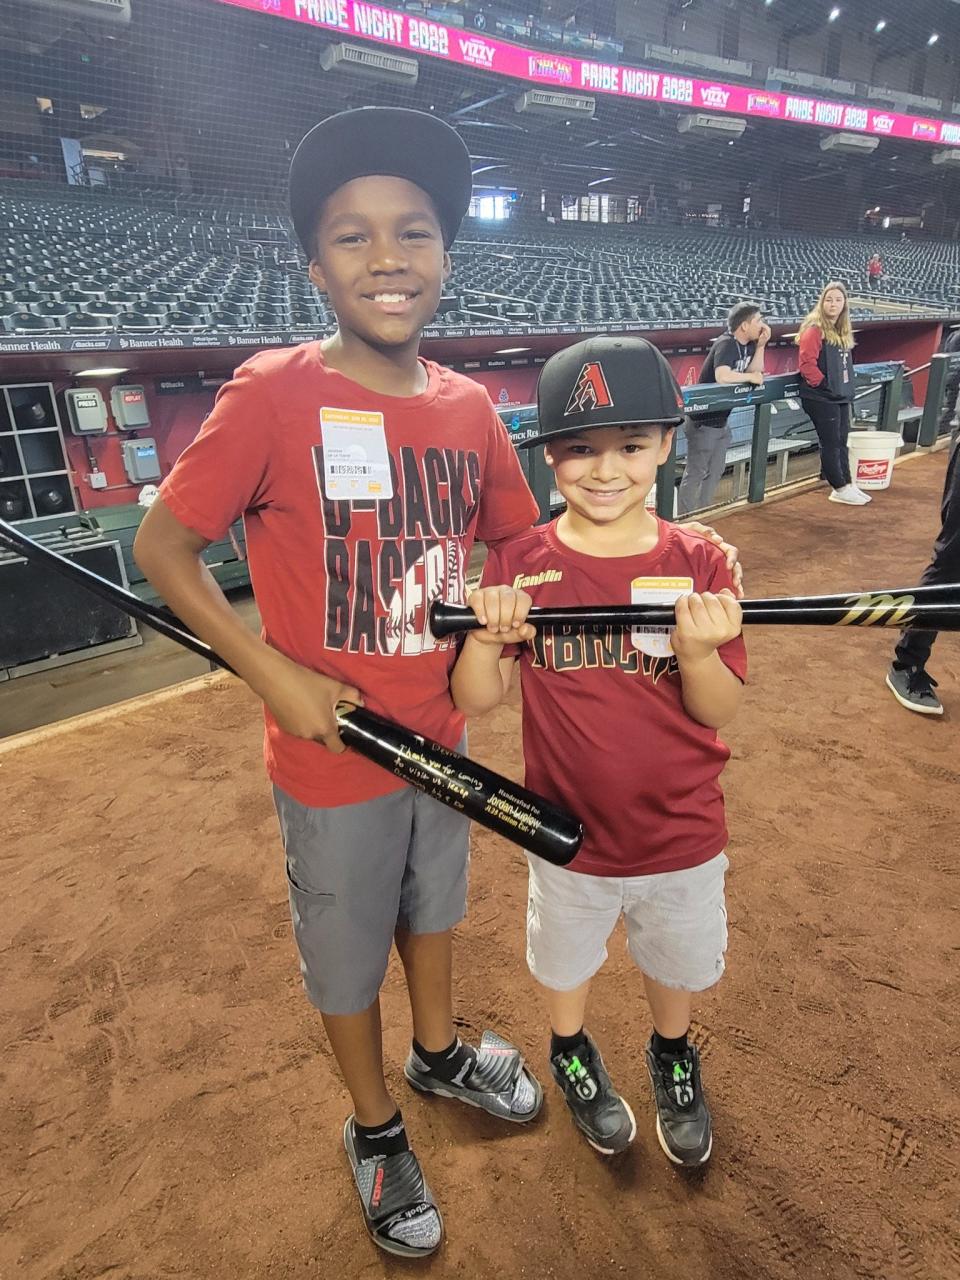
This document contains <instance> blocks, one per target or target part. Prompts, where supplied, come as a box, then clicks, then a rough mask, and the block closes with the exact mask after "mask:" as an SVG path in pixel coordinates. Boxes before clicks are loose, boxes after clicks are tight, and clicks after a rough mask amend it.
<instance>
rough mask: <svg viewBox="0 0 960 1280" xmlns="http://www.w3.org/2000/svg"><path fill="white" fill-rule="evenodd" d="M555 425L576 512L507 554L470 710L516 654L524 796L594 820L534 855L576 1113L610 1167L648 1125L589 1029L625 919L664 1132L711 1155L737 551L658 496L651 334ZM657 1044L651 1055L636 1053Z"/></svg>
mask: <svg viewBox="0 0 960 1280" xmlns="http://www.w3.org/2000/svg"><path fill="white" fill-rule="evenodd" d="M537 401H538V408H539V417H540V435H539V436H538V437H536V439H537V440H538V441H539V442H540V443H542V444H544V445H545V450H544V451H545V455H546V459H547V462H548V463H549V465H550V466H551V467H552V469H553V472H554V476H555V479H556V485H557V488H558V489H559V490H560V493H561V494H562V496H563V498H564V499H565V501H566V504H567V506H566V510H565V512H564V513H563V514H562V515H561V516H560V517H559V518H558V519H557V520H555V521H553V522H552V523H551V524H548V525H544V526H540V527H538V528H536V529H533V530H530V531H528V532H527V533H524V534H520V535H519V536H518V537H516V538H513V539H511V540H509V541H507V542H505V543H501V544H500V545H498V546H497V547H495V548H493V549H492V550H491V552H490V555H489V557H488V559H487V563H486V565H485V567H484V573H483V580H482V584H481V587H480V589H479V590H478V591H476V592H474V593H473V595H472V596H471V597H470V600H469V603H470V605H471V606H472V607H473V610H474V612H475V613H476V614H477V616H478V618H479V619H480V621H481V622H483V623H484V624H485V629H484V630H480V631H473V632H470V633H469V634H468V636H467V638H466V640H465V642H464V645H463V649H462V650H461V654H460V657H459V659H458V661H457V665H456V667H455V668H454V672H453V677H452V681H451V686H452V689H453V695H454V701H455V702H456V704H457V706H458V707H460V709H461V710H463V711H465V712H466V714H467V715H480V714H482V713H483V712H485V711H488V710H489V709H490V708H491V707H494V706H496V704H497V703H499V702H500V701H502V699H503V698H504V696H505V694H506V691H507V689H508V688H509V684H510V679H511V674H512V670H513V668H514V666H515V665H516V664H517V662H518V661H519V664H520V677H521V687H522V692H523V746H524V757H525V763H526V785H527V786H528V787H532V788H533V789H534V790H536V791H538V792H540V793H541V794H542V795H545V796H549V797H550V798H551V799H553V800H555V801H557V802H558V803H560V804H563V805H565V806H566V807H567V808H569V809H570V810H571V811H572V812H574V813H576V814H578V816H579V817H581V818H582V819H583V822H584V826H585V829H586V837H585V839H584V843H583V846H582V848H581V851H580V853H579V854H578V855H577V857H576V858H575V859H574V861H573V862H572V863H571V864H570V866H569V867H563V868H561V867H555V866H550V865H549V864H547V863H546V862H543V861H541V860H540V859H539V858H536V857H531V858H530V859H529V863H530V868H529V901H528V914H527V962H528V964H529V966H530V970H531V972H532V973H533V975H534V977H535V978H536V979H537V981H538V982H539V983H540V984H541V986H542V987H543V988H544V991H545V995H546V1002H547V1007H548V1010H549V1015H550V1025H551V1031H552V1036H551V1044H550V1067H551V1071H552V1073H553V1076H554V1079H555V1080H556V1082H557V1084H558V1085H559V1086H560V1088H561V1090H562V1091H563V1095H564V1098H565V1101H566V1103H567V1106H568V1107H569V1109H570V1112H571V1114H572V1116H573V1120H574V1123H575V1124H576V1125H577V1127H578V1128H579V1129H580V1130H581V1132H582V1133H583V1134H584V1136H585V1137H586V1139H587V1141H588V1142H589V1143H590V1144H591V1146H593V1147H595V1148H596V1150H598V1151H600V1152H602V1153H603V1154H604V1155H613V1154H614V1153H616V1152H619V1151H622V1150H624V1149H625V1148H626V1147H627V1146H628V1145H629V1144H630V1143H631V1142H632V1141H633V1138H634V1136H635V1134H636V1122H635V1120H634V1116H633V1112H632V1110H631V1109H630V1106H629V1104H628V1103H627V1102H626V1101H625V1100H624V1099H623V1098H622V1097H621V1096H620V1094H619V1093H618V1092H617V1091H616V1089H615V1088H614V1086H613V1084H612V1083H611V1080H610V1077H609V1075H608V1074H607V1071H606V1068H605V1066H604V1063H603V1059H602V1057H601V1055H600V1052H599V1050H598V1048H597V1047H596V1045H595V1044H594V1042H593V1040H592V1039H591V1038H590V1036H589V1035H588V1034H587V1032H586V1031H585V1030H584V1014H585V1009H586V1002H587V996H588V992H589V986H590V981H591V979H592V977H593V975H594V974H595V973H596V972H597V970H598V969H599V968H600V967H601V965H602V964H603V962H604V960H605V959H606V955H607V951H606V943H607V939H608V938H609V936H610V934H611V932H612V931H613V928H614V926H615V925H616V923H617V921H618V919H619V918H620V917H621V915H622V916H623V917H624V919H625V921H626V928H627V939H628V945H629V949H630V952H631V955H632V956H633V959H634V961H635V962H636V964H637V966H638V967H639V969H640V970H641V973H642V975H643V982H644V987H645V990H646V996H647V1001H648V1003H649V1006H650V1013H651V1016H652V1022H653V1034H652V1036H651V1039H650V1041H649V1043H648V1045H647V1047H646V1063H647V1069H648V1071H649V1074H650V1079H651V1083H652V1086H653V1092H654V1099H655V1105H656V1113H657V1121H656V1130H657V1136H658V1138H659V1141H660V1145H661V1146H662V1148H663V1150H664V1152H665V1153H666V1154H667V1156H668V1157H669V1158H670V1160H672V1161H673V1162H674V1163H676V1164H682V1165H698V1164H702V1163H704V1161H706V1160H707V1159H708V1158H709V1155H710V1151H711V1147H712V1141H713V1138H712V1124H711V1119H710V1112H709V1110H708V1108H707V1104H706V1100H705V1098H704V1094H703V1088H702V1085H701V1081H700V1064H699V1057H698V1053H697V1049H696V1046H695V1045H692V1044H690V1042H689V1041H688V1039H687V1032H688V1029H689V1026H690V1012H691V1003H692V993H694V992H698V991H703V990H704V989H705V988H707V987H711V986H713V984H714V983H715V982H716V981H717V980H718V979H719V977H720V975H721V974H722V972H723V963H724V962H723V955H724V951H725V948H726V941H727V929H726V913H725V908H724V892H723V885H724V872H725V871H726V868H727V865H728V863H727V858H726V855H725V853H724V846H725V844H726V840H727V832H726V827H725V823H724V811H723V794H722V792H721V790H720V784H719V776H720V773H721V770H722V769H723V766H724V763H725V761H726V760H727V757H728V755H729V752H728V751H727V748H726V747H725V746H724V745H723V743H722V742H720V741H719V739H718V737H717V730H718V729H719V728H720V727H721V726H722V725H724V724H726V723H727V722H728V721H729V720H730V719H731V717H732V716H733V715H734V713H735V711H736V709H737V705H738V703H739V700H740V692H741V682H742V681H743V679H744V677H745V674H746V657H745V653H744V647H743V641H742V639H741V638H740V622H741V614H740V606H739V605H738V604H737V601H736V598H735V596H734V594H733V592H732V591H731V589H730V588H731V586H732V585H733V580H732V578H731V575H730V572H729V570H728V569H727V567H726V564H725V562H724V556H723V554H722V553H721V552H720V551H719V550H718V549H717V548H716V547H714V546H713V545H712V544H711V542H710V541H709V540H708V539H707V538H705V537H704V536H702V535H701V534H699V533H693V532H691V531H689V530H688V529H681V528H679V527H678V526H676V525H673V524H669V523H667V522H666V521H664V520H659V519H658V518H657V517H656V516H655V515H653V513H652V512H650V511H649V510H647V508H646V506H645V498H646V495H647V493H648V492H649V491H650V488H651V486H652V485H653V483H654V480H655V477H656V472H657V467H658V465H659V464H660V463H661V462H663V461H664V460H665V459H666V457H667V454H668V453H669V451H670V445H671V439H672V436H673V432H674V431H675V429H676V427H677V425H678V424H679V423H680V421H681V420H682V417H683V414H682V407H681V406H682V399H681V396H680V391H679V388H678V387H677V384H676V381H675V380H674V377H673V374H672V372H671V371H670V367H669V365H668V364H667V362H666V360H665V359H664V358H663V356H662V355H661V354H660V352H659V351H657V349H656V348H655V347H653V346H651V344H650V343H649V342H645V341H644V340H643V339H642V338H611V337H602V338H599V337H598V338H591V339H589V340H588V341H586V342H580V343H577V344H575V345H574V346H572V347H568V348H567V349H566V350H565V351H562V352H560V353H559V354H558V355H555V356H553V357H552V358H551V359H550V360H548V361H547V363H546V364H545V365H544V366H543V369H542V371H541V373H540V381H539V385H538V387H537ZM674 602H676V614H677V625H676V628H675V630H673V631H672V632H668V631H667V630H666V629H665V628H661V629H659V630H657V629H652V630H642V629H638V630H634V631H632V632H629V631H627V632H616V631H611V630H606V631H605V630H600V629H594V630H590V629H585V630H576V629H575V628H572V627H563V628H554V629H551V630H547V629H544V630H542V631H541V632H539V633H538V632H537V631H536V630H535V628H534V627H533V626H531V625H530V624H529V623H528V622H526V621H525V619H526V617H527V613H528V610H529V609H530V607H531V605H534V604H535V605H542V606H545V607H550V606H561V605H578V604H582V605H588V604H629V603H638V604H639V603H650V604H655V603H674ZM638 1056H639V1054H638V1053H637V1054H634V1055H633V1057H634V1059H636V1058H637V1057H638Z"/></svg>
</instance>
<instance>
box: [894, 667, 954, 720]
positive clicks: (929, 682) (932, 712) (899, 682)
mask: <svg viewBox="0 0 960 1280" xmlns="http://www.w3.org/2000/svg"><path fill="white" fill-rule="evenodd" d="M936 687H937V682H936V680H934V678H933V676H930V675H928V674H927V672H926V670H925V669H924V668H923V667H897V666H892V667H891V668H890V670H889V671H888V672H887V688H888V689H889V690H890V692H891V693H892V694H893V696H894V697H895V698H896V700H897V701H898V702H899V703H900V705H901V707H906V708H907V710H908V711H919V712H920V714H921V715H922V716H942V715H943V703H942V702H941V701H940V699H939V698H938V697H937V695H936V694H935V693H934V692H933V691H934V689H935V688H936Z"/></svg>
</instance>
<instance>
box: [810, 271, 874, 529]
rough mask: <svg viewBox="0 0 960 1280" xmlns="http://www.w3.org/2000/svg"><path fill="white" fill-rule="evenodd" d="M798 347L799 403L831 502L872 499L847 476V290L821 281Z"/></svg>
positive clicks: (850, 331)
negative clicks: (816, 445)
mask: <svg viewBox="0 0 960 1280" xmlns="http://www.w3.org/2000/svg"><path fill="white" fill-rule="evenodd" d="M796 343H797V346H798V347H799V348H800V403H801V404H802V405H803V407H804V410H805V411H806V413H807V415H808V417H809V418H810V421H811V422H812V423H813V425H814V427H815V428H816V432H817V438H818V440H819V441H820V468H821V475H823V476H824V478H825V479H826V481H827V483H828V484H829V485H830V489H831V493H830V501H831V502H845V503H847V504H848V505H849V506H855V507H860V506H863V505H864V504H865V503H867V502H869V501H870V497H869V495H868V494H866V493H864V492H863V491H862V490H860V489H858V488H857V486H856V485H855V484H853V482H852V481H851V479H850V457H849V455H848V453H847V433H848V432H849V430H850V406H851V404H852V403H853V387H854V379H853V355H852V352H853V329H852V328H851V327H850V307H849V305H848V303H847V291H846V289H845V288H844V287H843V285H842V284H839V283H838V282H837V281H835V280H832V281H831V282H830V283H829V284H828V285H825V286H824V288H823V291H822V293H821V294H820V297H819V299H818V301H817V305H816V306H815V307H814V308H813V310H812V311H811V312H810V314H809V315H808V316H807V318H806V319H805V320H804V322H803V324H802V325H801V326H800V332H799V333H798V334H797V337H796Z"/></svg>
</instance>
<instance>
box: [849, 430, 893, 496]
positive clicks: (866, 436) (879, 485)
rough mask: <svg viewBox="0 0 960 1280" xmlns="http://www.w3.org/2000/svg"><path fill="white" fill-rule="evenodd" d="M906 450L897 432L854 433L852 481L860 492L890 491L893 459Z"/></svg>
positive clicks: (851, 455)
mask: <svg viewBox="0 0 960 1280" xmlns="http://www.w3.org/2000/svg"><path fill="white" fill-rule="evenodd" d="M901 448H903V439H902V437H901V436H899V435H898V434H897V433H896V432H895V431H851V432H850V434H849V435H848V436H847V452H848V453H849V454H850V478H851V480H852V481H853V483H854V484H855V485H856V486H857V488H858V489H887V488H889V486H890V478H891V476H892V475H893V460H894V458H896V456H897V450H898V449H901Z"/></svg>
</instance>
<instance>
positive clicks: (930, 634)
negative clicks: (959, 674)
mask: <svg viewBox="0 0 960 1280" xmlns="http://www.w3.org/2000/svg"><path fill="white" fill-rule="evenodd" d="M940 517H941V520H942V525H941V528H940V533H939V535H938V536H937V540H936V542H935V543H934V544H933V559H932V560H931V561H930V563H929V564H928V565H927V567H926V569H924V571H923V575H922V577H921V578H920V582H921V584H922V585H923V586H936V585H937V584H938V583H941V582H957V581H960V448H958V447H957V444H956V443H955V444H954V446H953V453H952V455H951V457H950V465H949V466H948V467H947V479H946V483H945V484H944V486H943V501H942V503H941V505H940ZM936 638H937V633H936V631H920V630H914V629H913V628H911V627H908V628H907V629H906V630H905V631H904V633H903V636H902V637H901V639H900V643H899V644H898V645H897V652H896V654H895V656H894V662H895V663H896V665H897V666H899V667H923V666H925V665H926V663H927V660H928V659H929V657H930V650H931V649H932V648H933V642H934V640H936Z"/></svg>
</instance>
